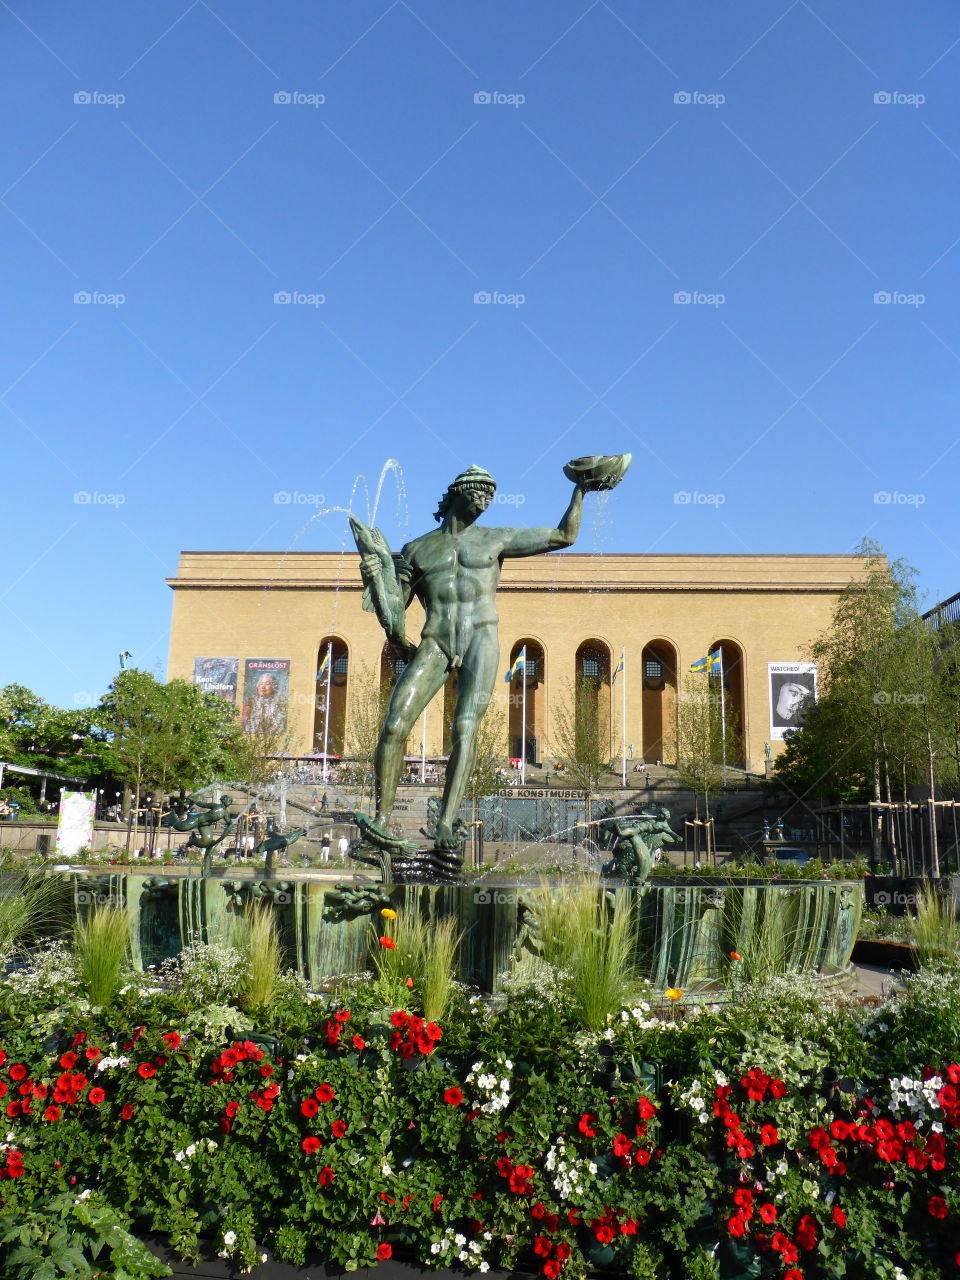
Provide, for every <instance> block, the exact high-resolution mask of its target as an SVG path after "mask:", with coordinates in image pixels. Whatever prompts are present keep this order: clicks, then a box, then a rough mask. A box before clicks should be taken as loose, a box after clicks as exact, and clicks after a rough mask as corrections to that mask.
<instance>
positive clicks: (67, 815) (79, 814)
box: [57, 791, 97, 858]
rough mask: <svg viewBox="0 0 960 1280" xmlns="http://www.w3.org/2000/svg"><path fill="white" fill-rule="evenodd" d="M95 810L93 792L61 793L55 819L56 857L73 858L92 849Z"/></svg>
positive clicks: (95, 804) (94, 793) (95, 794)
mask: <svg viewBox="0 0 960 1280" xmlns="http://www.w3.org/2000/svg"><path fill="white" fill-rule="evenodd" d="M96 809H97V793H96V792H95V791H61V793H60V814H59V817H58V818H57V857H59V858H75V857H76V856H77V854H78V853H80V852H81V851H82V850H84V849H92V848H93V821H94V817H95V814H96Z"/></svg>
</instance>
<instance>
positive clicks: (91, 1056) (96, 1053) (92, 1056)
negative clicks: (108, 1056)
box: [83, 1045, 103, 1062]
mask: <svg viewBox="0 0 960 1280" xmlns="http://www.w3.org/2000/svg"><path fill="white" fill-rule="evenodd" d="M83 1056H84V1057H85V1058H86V1060H87V1061H88V1062H96V1060H97V1059H98V1058H102V1057H103V1050H102V1049H98V1048H97V1047H96V1045H91V1046H90V1048H89V1049H84V1051H83Z"/></svg>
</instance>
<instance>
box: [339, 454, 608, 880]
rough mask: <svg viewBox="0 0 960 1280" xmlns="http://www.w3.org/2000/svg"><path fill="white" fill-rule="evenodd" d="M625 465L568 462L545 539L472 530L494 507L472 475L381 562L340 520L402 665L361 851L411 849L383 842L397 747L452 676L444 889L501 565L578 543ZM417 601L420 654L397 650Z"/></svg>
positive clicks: (440, 871) (470, 759) (480, 708)
mask: <svg viewBox="0 0 960 1280" xmlns="http://www.w3.org/2000/svg"><path fill="white" fill-rule="evenodd" d="M629 465H630V455H629V454H621V455H615V456H607V457H599V456H598V457H590V458H577V459H575V460H574V461H573V462H570V463H568V464H567V466H566V467H565V468H564V474H565V475H566V476H567V477H568V479H571V480H573V482H574V490H573V494H572V496H571V499H570V503H569V505H568V507H567V509H566V511H565V512H564V513H563V515H562V517H561V518H560V521H559V523H558V524H557V526H556V528H550V527H543V528H536V529H512V528H488V527H485V526H481V525H478V524H477V520H478V519H479V517H480V516H481V515H482V514H483V513H484V511H486V509H487V508H488V507H489V506H490V504H491V502H492V501H493V497H494V493H495V491H496V482H495V481H494V479H493V476H492V475H490V473H489V472H488V471H485V470H484V469H483V468H482V467H478V466H471V467H468V468H467V470H466V471H463V472H461V474H460V475H458V476H457V478H456V479H455V480H454V481H453V483H452V484H451V485H450V486H449V488H448V489H447V491H446V493H445V494H444V495H443V497H442V498H441V500H440V504H439V506H438V508H437V511H436V513H435V515H434V519H435V520H437V521H438V522H439V524H440V527H439V529H435V530H433V531H432V532H430V533H426V534H424V535H423V536H422V537H420V538H414V540H413V541H412V542H408V543H407V544H406V546H405V547H404V548H403V550H402V551H401V552H400V554H399V555H392V554H391V552H390V550H389V547H388V545H387V541H386V539H385V538H384V536H383V534H382V533H381V532H380V531H379V529H373V528H370V527H369V526H367V525H363V524H361V523H360V521H358V520H355V519H353V518H351V521H350V525H351V529H352V530H353V535H354V538H355V540H356V543H357V549H358V550H359V552H360V573H361V576H362V578H363V583H364V587H365V589H366V590H365V593H364V601H363V604H364V608H365V609H367V610H369V611H371V612H375V613H376V615H377V617H378V619H379V621H380V624H381V626H382V627H383V629H384V631H385V632H386V635H387V638H388V639H389V640H390V642H391V643H392V644H393V645H394V647H395V648H396V649H397V651H398V652H399V653H400V654H402V655H403V656H404V657H405V658H407V659H408V665H407V666H406V668H405V669H404V671H403V674H402V675H401V676H400V679H399V680H398V681H397V684H396V687H395V688H394V691H393V695H392V697H391V699H390V705H389V707H388V709H387V714H386V718H385V720H384V724H383V729H382V732H381V735H380V741H379V744H378V746H377V752H376V758H375V781H376V817H375V819H374V820H373V821H371V820H370V819H369V818H364V817H363V816H362V815H358V817H357V822H358V825H359V826H360V830H361V834H362V836H363V838H364V840H365V841H367V842H368V843H369V844H371V845H373V846H375V847H378V848H380V849H383V850H386V851H389V852H391V853H394V854H397V855H401V860H406V859H407V858H409V857H410V855H412V854H414V852H415V849H414V846H413V845H412V844H411V843H410V842H405V841H399V840H397V839H396V838H395V837H394V836H393V835H392V834H391V833H390V831H389V827H388V823H389V821H390V816H391V813H392V811H393V805H394V798H395V796H396V791H397V785H398V783H399V781H400V776H401V773H402V771H403V764H404V761H403V752H404V746H405V743H406V741H407V738H408V737H409V735H410V733H411V732H412V730H413V728H414V726H415V724H416V723H417V720H418V719H419V717H420V715H421V714H422V713H423V710H424V708H425V707H426V706H427V704H428V703H429V702H430V701H431V699H432V698H433V697H434V696H435V695H436V694H437V693H439V691H440V690H441V689H442V688H443V685H444V683H445V682H446V680H447V677H448V676H449V674H450V673H451V671H455V672H456V674H457V692H456V704H455V706H454V711H453V721H452V725H451V750H450V759H449V761H448V764H447V772H446V781H445V785H444V790H443V798H442V801H441V807H440V816H439V820H438V822H437V827H436V831H435V833H434V846H433V849H432V850H431V851H430V853H431V857H430V858H429V863H430V866H431V868H432V871H433V872H435V873H436V874H437V875H438V876H439V877H440V878H443V879H453V878H455V877H456V875H457V874H458V871H459V865H460V862H461V860H462V850H463V840H464V836H463V832H462V831H461V830H458V829H457V826H456V823H457V814H458V812H459V809H460V806H461V804H462V803H463V797H464V792H465V790H466V785H467V781H468V779H469V777H470V772H471V770H472V768H473V763H474V756H475V753H476V740H477V729H478V726H479V724H480V721H481V720H482V718H483V715H484V713H485V712H486V709H487V706H488V704H489V702H490V698H491V695H492V693H493V690H494V687H495V684H496V680H497V673H498V664H499V660H500V641H499V637H498V634H497V612H496V608H495V603H494V602H495V597H496V591H497V586H498V584H499V581H500V570H501V567H502V565H503V562H504V560H506V559H510V558H513V557H517V556H535V555H540V554H542V553H543V552H545V551H559V550H561V549H562V548H564V547H569V546H572V544H573V543H574V541H575V540H576V537H577V534H578V533H579V531H580V520H581V513H582V506H583V495H584V493H588V492H592V491H598V490H605V489H612V488H613V487H614V486H615V485H617V484H619V482H620V480H621V479H622V478H623V476H624V474H625V473H626V470H627V468H628V466H629ZM413 599H417V600H419V601H420V603H421V604H422V605H423V609H424V612H425V613H426V620H425V622H424V626H423V631H422V634H421V636H420V643H419V644H418V645H413V644H412V643H411V642H410V641H408V640H407V637H406V631H405V613H406V610H407V607H408V605H409V604H410V602H411V600H413Z"/></svg>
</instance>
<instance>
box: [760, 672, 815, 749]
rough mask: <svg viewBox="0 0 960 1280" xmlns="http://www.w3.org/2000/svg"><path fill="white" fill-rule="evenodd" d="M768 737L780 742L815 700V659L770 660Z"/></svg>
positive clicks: (801, 718) (797, 723)
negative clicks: (794, 660)
mask: <svg viewBox="0 0 960 1280" xmlns="http://www.w3.org/2000/svg"><path fill="white" fill-rule="evenodd" d="M768 670H769V674H770V738H771V740H772V741H774V742H782V741H783V739H784V738H786V737H789V735H790V733H791V731H792V730H794V729H796V728H797V727H798V725H799V724H800V723H801V721H802V720H803V716H804V712H805V711H806V709H807V707H809V706H810V704H811V703H812V702H816V700H817V666H816V663H814V662H771V663H768Z"/></svg>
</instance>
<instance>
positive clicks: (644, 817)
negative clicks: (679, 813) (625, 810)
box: [602, 805, 680, 885]
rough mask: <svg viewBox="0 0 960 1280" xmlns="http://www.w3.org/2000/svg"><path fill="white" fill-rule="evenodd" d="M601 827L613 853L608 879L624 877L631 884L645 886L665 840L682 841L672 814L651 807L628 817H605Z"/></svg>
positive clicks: (657, 807) (661, 808)
mask: <svg viewBox="0 0 960 1280" xmlns="http://www.w3.org/2000/svg"><path fill="white" fill-rule="evenodd" d="M602 827H603V830H604V834H605V837H606V840H607V848H608V850H609V851H610V852H611V853H612V854H613V857H612V858H611V860H610V861H609V862H608V863H607V864H606V866H605V867H604V868H603V874H604V875H605V876H618V877H622V878H623V879H624V880H626V881H627V882H628V883H629V884H633V885H641V884H645V883H646V880H647V877H648V876H649V875H650V870H651V868H652V867H653V864H654V861H655V859H656V856H657V854H658V853H659V852H660V849H661V847H662V845H663V843H664V841H669V842H670V843H671V844H673V843H675V842H676V841H678V840H679V839H680V837H679V836H678V835H677V833H676V832H675V831H674V830H673V828H672V827H671V826H670V811H669V809H664V808H663V806H662V805H652V806H651V808H650V809H649V810H648V811H646V812H644V813H636V814H633V815H632V816H631V817H628V818H605V819H604V821H603V823H602Z"/></svg>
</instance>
